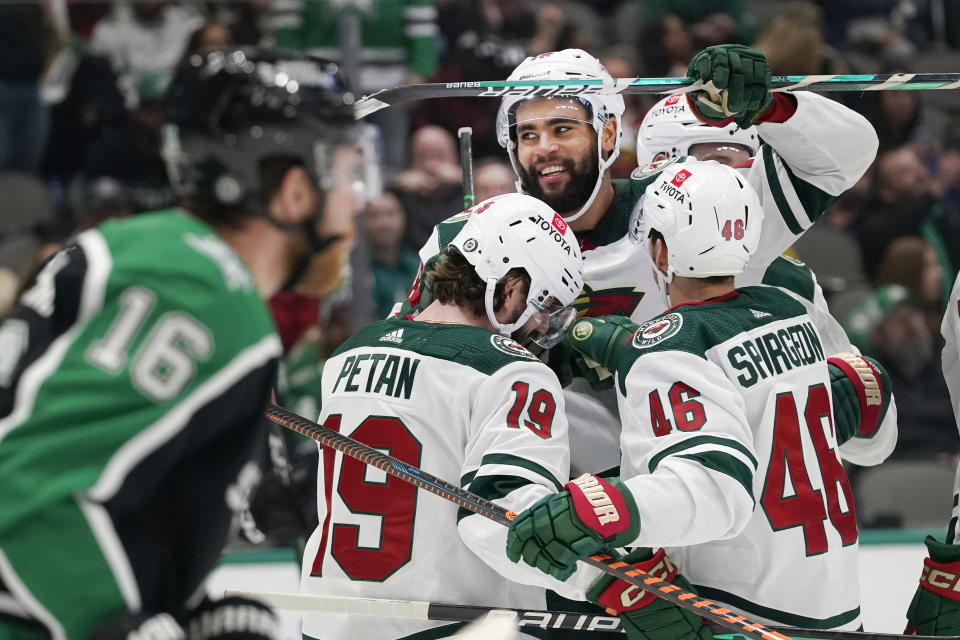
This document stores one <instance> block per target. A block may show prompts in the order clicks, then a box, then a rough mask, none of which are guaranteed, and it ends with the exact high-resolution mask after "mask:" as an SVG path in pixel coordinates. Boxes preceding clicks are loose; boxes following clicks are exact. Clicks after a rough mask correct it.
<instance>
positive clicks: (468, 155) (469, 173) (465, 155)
mask: <svg viewBox="0 0 960 640" xmlns="http://www.w3.org/2000/svg"><path fill="white" fill-rule="evenodd" d="M457 137H458V138H460V169H461V170H462V171H463V210H464V211H466V210H467V209H469V208H470V207H472V206H473V204H474V201H475V200H476V198H477V192H476V191H474V188H473V129H472V128H471V127H460V128H459V129H457Z"/></svg>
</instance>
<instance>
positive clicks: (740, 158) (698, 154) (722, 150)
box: [687, 142, 752, 165]
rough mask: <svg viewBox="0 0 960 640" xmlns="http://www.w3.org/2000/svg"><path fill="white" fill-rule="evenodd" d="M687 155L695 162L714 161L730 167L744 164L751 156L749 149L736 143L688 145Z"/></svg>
mask: <svg viewBox="0 0 960 640" xmlns="http://www.w3.org/2000/svg"><path fill="white" fill-rule="evenodd" d="M687 155H688V156H693V157H694V158H696V159H697V160H716V161H717V162H719V163H720V164H725V165H732V164H738V163H740V162H746V161H747V160H749V159H750V156H751V155H752V154H751V152H750V148H749V147H747V146H746V145H743V144H738V143H736V142H698V143H696V144H692V145H690V148H689V149H688V150H687Z"/></svg>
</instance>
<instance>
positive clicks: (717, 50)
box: [687, 44, 773, 127]
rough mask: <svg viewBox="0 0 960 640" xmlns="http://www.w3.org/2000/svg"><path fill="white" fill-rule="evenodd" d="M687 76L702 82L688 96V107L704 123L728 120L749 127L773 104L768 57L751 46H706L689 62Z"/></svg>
mask: <svg viewBox="0 0 960 640" xmlns="http://www.w3.org/2000/svg"><path fill="white" fill-rule="evenodd" d="M687 76H689V77H691V78H695V79H697V80H702V81H703V84H704V87H703V89H702V90H698V91H693V92H691V93H690V94H688V95H689V96H690V106H691V107H692V108H693V110H694V111H696V113H697V115H698V116H699V117H700V118H701V119H702V120H706V121H707V122H723V121H724V120H727V119H728V118H729V119H732V120H733V121H734V122H736V123H737V124H738V125H739V126H741V127H749V126H751V125H754V124H756V122H757V120H759V119H760V116H762V115H763V113H764V111H766V110H767V108H768V107H769V106H770V105H771V104H772V103H773V94H772V93H770V67H768V66H767V57H766V56H765V55H764V54H763V52H762V51H758V50H756V49H751V48H750V47H745V46H743V45H740V44H720V45H716V46H713V47H707V48H706V49H704V50H703V51H701V52H700V53H698V54H697V55H695V56H694V57H693V60H691V61H690V66H689V67H688V68H687Z"/></svg>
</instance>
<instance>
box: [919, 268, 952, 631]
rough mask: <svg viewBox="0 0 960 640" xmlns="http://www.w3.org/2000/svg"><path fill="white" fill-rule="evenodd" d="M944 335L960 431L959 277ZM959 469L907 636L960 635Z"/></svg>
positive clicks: (930, 547) (929, 542)
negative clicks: (940, 537)
mask: <svg viewBox="0 0 960 640" xmlns="http://www.w3.org/2000/svg"><path fill="white" fill-rule="evenodd" d="M940 333H941V334H942V335H943V341H944V343H943V377H944V378H945V379H946V381H947V389H948V390H949V391H950V403H951V404H952V405H953V415H954V417H955V418H956V420H957V427H958V428H960V276H958V277H957V279H956V281H955V282H954V283H953V290H952V291H951V292H950V300H949V301H948V302H947V310H946V312H945V313H944V314H943V323H942V324H941V325H940ZM958 504H960V466H958V467H957V478H956V480H955V481H954V488H953V513H951V514H950V523H949V525H948V526H947V538H946V542H940V541H939V540H937V539H936V538H934V537H933V536H927V538H926V540H925V541H924V543H925V544H926V546H927V552H928V557H927V558H924V560H923V571H922V572H921V573H920V585H919V586H918V587H917V591H916V593H914V595H913V600H912V601H911V602H910V606H909V608H908V609H907V633H913V634H918V635H930V636H956V635H960V593H958V590H957V584H958V580H960V535H958V533H957V523H958V520H960V506H958Z"/></svg>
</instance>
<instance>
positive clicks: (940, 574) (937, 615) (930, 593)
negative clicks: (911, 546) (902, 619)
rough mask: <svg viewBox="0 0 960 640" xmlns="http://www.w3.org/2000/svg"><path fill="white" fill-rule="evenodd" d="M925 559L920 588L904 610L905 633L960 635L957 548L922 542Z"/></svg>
mask: <svg viewBox="0 0 960 640" xmlns="http://www.w3.org/2000/svg"><path fill="white" fill-rule="evenodd" d="M924 543H925V544H926V545H927V551H928V552H929V554H930V557H929V558H924V559H923V572H922V573H921V574H920V586H919V587H917V591H916V593H914V594H913V600H912V601H911V602H910V608H909V609H907V631H906V632H907V633H909V634H917V635H924V636H955V635H960V593H958V592H957V591H956V589H957V588H958V583H957V580H958V577H960V546H957V545H953V544H946V543H943V542H938V541H937V540H936V538H934V537H933V536H927V539H926V540H924Z"/></svg>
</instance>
